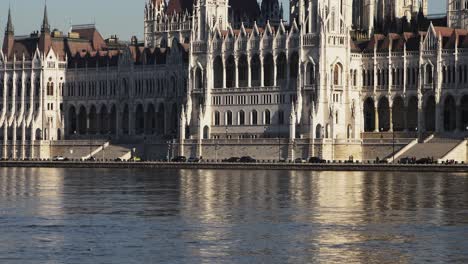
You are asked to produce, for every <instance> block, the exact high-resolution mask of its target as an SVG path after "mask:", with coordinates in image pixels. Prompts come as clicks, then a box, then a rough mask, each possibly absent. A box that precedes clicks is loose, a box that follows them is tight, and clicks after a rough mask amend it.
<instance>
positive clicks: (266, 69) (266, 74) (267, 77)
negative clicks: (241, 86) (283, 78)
mask: <svg viewBox="0 0 468 264" xmlns="http://www.w3.org/2000/svg"><path fill="white" fill-rule="evenodd" d="M274 67H275V65H274V61H273V55H271V53H268V54H267V55H265V58H264V59H263V86H265V87H268V86H273V85H274Z"/></svg>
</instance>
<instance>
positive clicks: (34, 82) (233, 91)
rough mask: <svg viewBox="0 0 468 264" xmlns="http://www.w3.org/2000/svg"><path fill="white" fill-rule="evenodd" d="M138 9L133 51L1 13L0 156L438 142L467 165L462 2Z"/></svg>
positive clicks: (269, 153) (267, 1)
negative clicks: (20, 24)
mask: <svg viewBox="0 0 468 264" xmlns="http://www.w3.org/2000/svg"><path fill="white" fill-rule="evenodd" d="M142 9H144V18H143V19H144V35H143V36H144V39H137V37H132V39H131V40H130V41H128V42H124V41H120V40H119V39H118V37H117V36H110V37H109V38H104V37H103V36H102V35H101V34H100V33H99V31H98V30H97V29H96V27H95V25H75V26H72V27H71V29H70V30H69V31H68V32H65V33H64V32H61V31H60V30H56V29H53V27H52V26H51V25H50V24H49V20H48V14H47V7H46V8H45V9H44V14H43V18H42V23H41V26H40V28H38V31H34V32H32V33H31V34H29V35H27V36H18V35H15V30H14V14H12V13H11V12H10V11H9V12H8V14H5V15H8V17H7V19H5V20H7V24H6V28H5V35H4V39H3V47H2V50H1V52H0V87H1V88H2V89H1V90H0V99H1V101H0V111H1V112H0V113H1V114H0V142H1V143H0V144H1V145H2V148H1V149H0V153H1V154H0V156H1V157H2V158H3V159H37V158H50V157H51V156H54V155H58V154H60V151H61V150H60V149H61V148H66V149H71V148H76V149H77V150H76V152H77V151H78V149H79V146H83V145H86V144H85V143H84V142H88V141H89V142H90V143H89V144H90V145H92V144H95V143H94V142H101V141H102V142H104V144H105V145H104V146H103V147H101V150H104V149H105V148H106V147H109V146H111V145H116V146H117V145H121V146H126V147H129V148H133V151H134V152H138V153H140V154H139V155H141V156H145V157H146V158H147V159H151V160H157V159H161V158H163V157H166V153H168V152H170V155H171V156H186V157H203V158H204V159H208V160H209V159H211V160H220V159H222V158H228V157H239V156H247V155H249V156H253V157H255V158H257V159H261V160H292V159H295V158H303V159H307V158H309V157H321V158H324V159H328V160H346V159H348V158H349V157H352V158H354V159H358V160H371V159H375V158H379V157H380V158H381V159H383V158H388V157H390V156H392V155H393V158H395V155H396V154H398V156H401V155H402V153H404V152H405V151H408V150H410V149H411V148H413V149H414V148H415V147H416V146H418V145H424V144H425V143H429V144H428V145H427V150H428V151H430V149H431V148H430V146H429V145H430V143H431V142H432V143H433V144H432V145H434V144H436V143H441V142H447V144H445V145H450V144H454V142H455V143H456V144H454V145H453V146H452V148H451V149H448V150H447V153H448V152H453V151H452V150H453V149H455V147H457V148H458V152H460V150H459V147H460V146H461V145H463V144H465V145H464V151H465V158H466V141H463V140H464V138H465V136H468V133H467V132H468V1H466V0H450V1H447V12H446V13H445V14H442V15H439V16H435V15H428V14H427V10H428V3H427V0H413V1H407V0H291V1H290V5H289V6H288V7H283V6H282V4H281V3H280V2H279V1H278V0H263V2H261V3H258V2H257V1H256V0H210V1H208V0H169V1H168V2H166V1H165V0H149V1H148V2H147V3H146V4H145V6H142ZM285 18H287V20H288V22H286V19H285ZM39 21H40V18H39V19H38V22H39ZM444 140H446V141H444ZM91 142H93V143H91ZM457 142H458V143H457ZM72 144H73V146H72ZM96 144H97V143H96ZM99 144H100V143H99ZM460 144H461V145H460ZM442 145H443V144H442ZM395 146H396V149H395ZM96 147H98V146H93V147H92V148H93V150H94V148H96ZM420 147H421V146H420ZM432 147H434V146H432ZM82 148H84V147H82ZM135 148H136V150H135ZM93 150H92V151H90V152H93ZM438 150H440V148H438ZM76 152H75V155H77V154H76ZM109 152H110V151H109ZM398 152H400V153H398ZM433 152H437V151H435V150H433ZM462 152H463V150H462ZM57 153H58V154H57ZM96 153H97V152H96ZM447 153H442V154H440V155H439V156H440V157H438V158H444V157H446V156H444V155H446V154H447ZM436 154H437V153H436ZM63 155H66V154H63ZM90 155H91V154H90ZM428 155H429V154H428ZM434 155H435V154H434ZM82 156H83V157H84V156H86V155H82ZM103 157H104V156H103ZM104 158H105V157H104Z"/></svg>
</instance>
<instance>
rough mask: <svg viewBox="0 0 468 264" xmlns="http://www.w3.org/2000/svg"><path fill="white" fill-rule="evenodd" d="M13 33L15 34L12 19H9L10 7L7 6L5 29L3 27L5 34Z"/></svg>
mask: <svg viewBox="0 0 468 264" xmlns="http://www.w3.org/2000/svg"><path fill="white" fill-rule="evenodd" d="M9 34H11V35H14V34H15V29H14V28H13V21H12V19H11V9H10V8H8V22H7V26H6V29H5V35H9Z"/></svg>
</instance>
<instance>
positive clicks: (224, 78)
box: [222, 56, 226, 88]
mask: <svg viewBox="0 0 468 264" xmlns="http://www.w3.org/2000/svg"><path fill="white" fill-rule="evenodd" d="M222 60H223V88H226V59H225V58H224V56H222Z"/></svg>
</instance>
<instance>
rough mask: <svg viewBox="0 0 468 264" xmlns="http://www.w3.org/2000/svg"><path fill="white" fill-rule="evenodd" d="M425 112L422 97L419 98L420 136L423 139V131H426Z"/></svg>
mask: <svg viewBox="0 0 468 264" xmlns="http://www.w3.org/2000/svg"><path fill="white" fill-rule="evenodd" d="M424 130H425V129H424V112H423V107H422V97H421V96H419V98H418V138H420V139H422V133H423V132H424Z"/></svg>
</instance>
